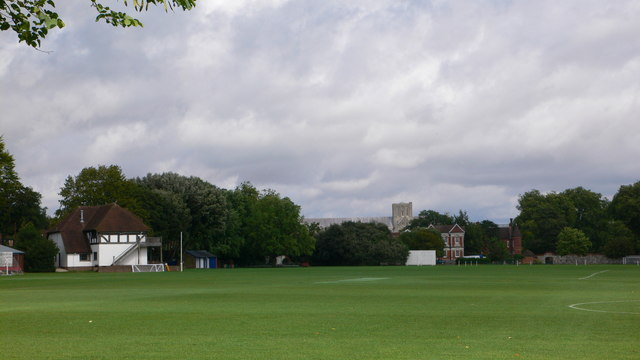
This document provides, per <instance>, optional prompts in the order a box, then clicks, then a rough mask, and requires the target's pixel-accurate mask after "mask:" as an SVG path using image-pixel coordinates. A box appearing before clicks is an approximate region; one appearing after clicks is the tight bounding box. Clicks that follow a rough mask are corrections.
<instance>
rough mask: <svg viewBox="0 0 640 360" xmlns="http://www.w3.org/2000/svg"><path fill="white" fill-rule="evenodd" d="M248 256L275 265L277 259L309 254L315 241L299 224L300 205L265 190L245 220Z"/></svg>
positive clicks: (303, 226)
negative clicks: (265, 260) (268, 261)
mask: <svg viewBox="0 0 640 360" xmlns="http://www.w3.org/2000/svg"><path fill="white" fill-rule="evenodd" d="M247 230H248V233H247V235H246V237H247V243H246V245H247V247H248V251H249V253H250V254H253V255H254V256H256V257H265V258H268V259H270V261H271V262H275V258H276V256H279V255H287V256H301V255H311V254H312V253H313V250H314V248H315V239H314V238H313V236H311V234H310V233H309V229H308V227H307V226H305V225H303V224H302V217H301V215H300V206H298V205H296V204H294V203H293V201H291V199H289V198H287V197H285V198H282V197H280V195H279V194H278V193H276V192H274V191H269V190H268V191H264V192H263V193H262V194H261V195H260V197H259V198H258V200H257V201H256V202H255V205H254V208H253V209H251V211H250V213H249V216H248V218H247Z"/></svg>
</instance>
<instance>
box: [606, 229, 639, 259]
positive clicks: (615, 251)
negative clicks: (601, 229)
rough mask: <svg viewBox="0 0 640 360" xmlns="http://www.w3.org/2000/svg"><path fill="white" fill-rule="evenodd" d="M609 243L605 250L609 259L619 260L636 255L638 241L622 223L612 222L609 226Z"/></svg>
mask: <svg viewBox="0 0 640 360" xmlns="http://www.w3.org/2000/svg"><path fill="white" fill-rule="evenodd" d="M607 235H608V238H607V242H606V243H605V244H604V247H603V250H604V254H605V255H606V256H607V257H610V258H613V259H617V258H621V257H623V256H627V255H633V254H635V253H636V241H635V240H634V237H633V233H632V232H631V230H629V228H628V227H626V226H625V225H624V224H623V223H622V222H621V221H611V222H609V224H607Z"/></svg>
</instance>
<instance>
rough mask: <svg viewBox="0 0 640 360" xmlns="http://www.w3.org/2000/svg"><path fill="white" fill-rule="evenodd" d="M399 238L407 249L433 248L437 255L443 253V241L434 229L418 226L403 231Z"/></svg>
mask: <svg viewBox="0 0 640 360" xmlns="http://www.w3.org/2000/svg"><path fill="white" fill-rule="evenodd" d="M399 238H400V241H402V242H403V243H404V244H405V245H407V247H408V248H409V250H435V251H436V256H437V257H442V256H443V255H444V241H442V236H441V235H440V233H439V232H437V231H435V230H432V229H425V228H418V229H414V230H411V231H403V232H402V233H400V237H399Z"/></svg>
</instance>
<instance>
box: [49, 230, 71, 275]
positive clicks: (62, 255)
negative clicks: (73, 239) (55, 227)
mask: <svg viewBox="0 0 640 360" xmlns="http://www.w3.org/2000/svg"><path fill="white" fill-rule="evenodd" d="M49 240H51V241H53V242H54V243H56V246H57V247H58V256H57V257H56V266H60V267H67V252H66V251H65V249H64V243H63V242H62V234H60V233H53V234H49Z"/></svg>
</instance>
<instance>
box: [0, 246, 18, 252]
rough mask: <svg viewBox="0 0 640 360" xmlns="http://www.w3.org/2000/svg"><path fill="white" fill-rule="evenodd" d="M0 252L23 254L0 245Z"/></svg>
mask: <svg viewBox="0 0 640 360" xmlns="http://www.w3.org/2000/svg"><path fill="white" fill-rule="evenodd" d="M2 252H10V253H14V254H24V251H20V250H16V249H14V248H10V247H8V246H4V245H0V253H2Z"/></svg>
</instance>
